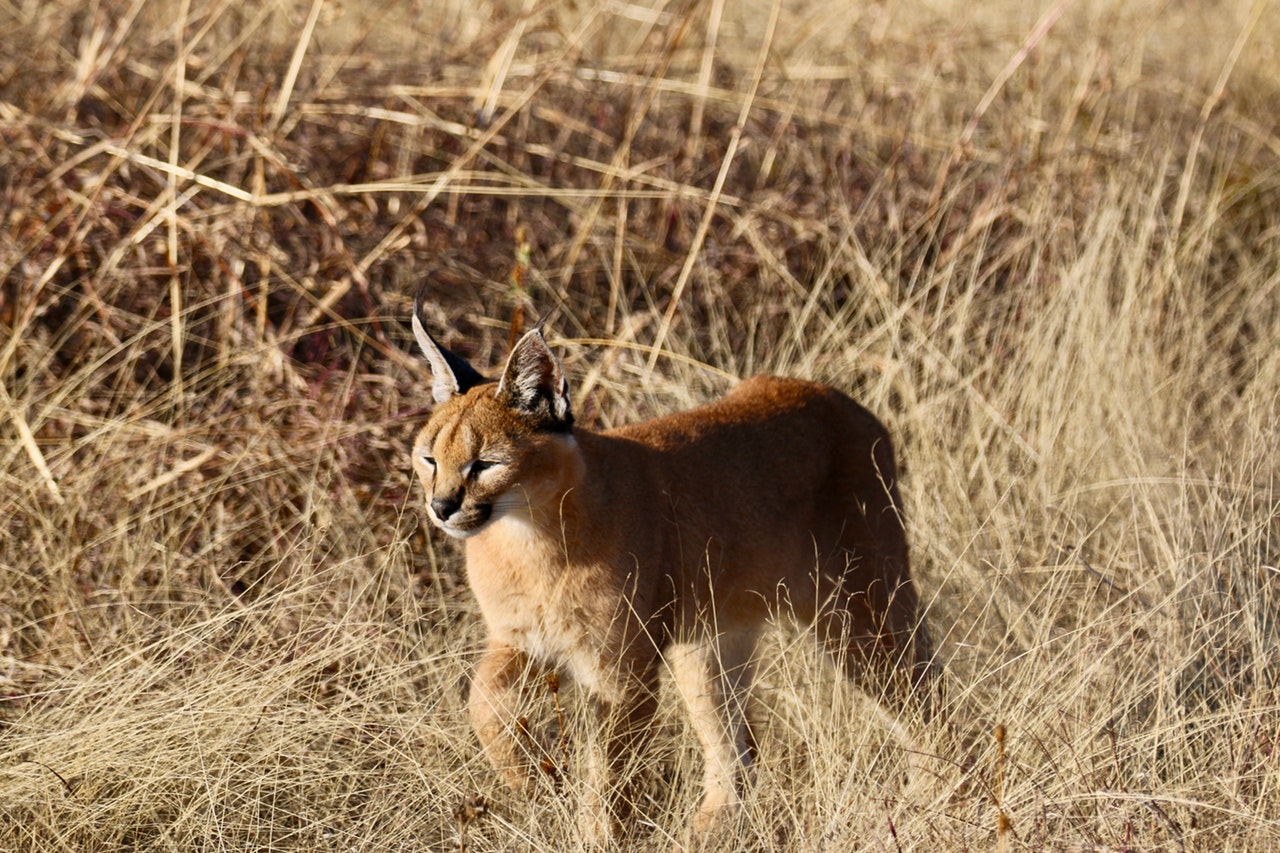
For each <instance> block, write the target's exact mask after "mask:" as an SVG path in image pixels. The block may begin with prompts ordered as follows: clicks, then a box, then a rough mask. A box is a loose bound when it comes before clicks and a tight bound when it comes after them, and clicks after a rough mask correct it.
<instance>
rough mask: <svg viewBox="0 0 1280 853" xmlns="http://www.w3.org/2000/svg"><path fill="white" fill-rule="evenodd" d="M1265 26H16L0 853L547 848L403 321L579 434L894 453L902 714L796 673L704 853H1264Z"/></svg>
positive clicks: (385, 13)
mask: <svg viewBox="0 0 1280 853" xmlns="http://www.w3.org/2000/svg"><path fill="white" fill-rule="evenodd" d="M1274 5H1275V4H1274V3H1269V2H1268V0H1242V2H1231V3H1225V4H1215V5H1208V4H1181V5H1173V6H1170V5H1168V4H1157V3H1153V2H1146V1H1145V0H1130V1H1129V2H1124V3H1119V4H1116V3H1096V2H1091V0H1078V2H1074V3H1072V2H1069V0H1059V2H1045V3H1037V4H1023V3H1011V2H1004V0H997V2H991V3H982V4H976V5H975V4H962V3H958V2H954V0H929V2H925V0H909V2H906V3H894V4H876V3H872V4H849V3H844V2H834V0H778V2H775V3H772V4H731V3H723V2H718V0H707V2H701V3H699V2H686V3H681V4H663V3H646V4H627V3H613V4H609V3H597V4H582V3H571V2H568V0H549V2H545V3H537V4H534V3H524V4H521V3H506V2H499V0H494V1H493V2H490V3H485V4H481V5H480V6H476V5H475V4H471V3H461V2H448V0H440V2H436V3H427V4H418V5H412V4H409V5H405V4H393V3H376V2H372V0H361V2H347V3H344V4H341V5H339V4H334V3H325V2H322V0H315V2H310V3H295V4H250V3H245V2H243V0H179V1H178V2H173V0H165V2H156V3H135V2H124V0H98V2H95V3H91V4H87V5H86V4H83V3H79V2H71V0H47V1H46V2H28V0H18V2H14V3H10V4H8V5H7V6H4V7H2V8H0V32H4V33H5V34H6V36H5V39H4V44H3V45H2V46H0V136H2V137H3V144H0V198H2V199H3V201H2V202H0V388H2V389H3V392H2V393H0V517H2V518H3V519H4V524H3V525H0V849H4V850H14V851H46V850H47V851H60V850H71V849H75V850H93V851H107V850H183V851H191V850H214V849H218V850H227V849H236V850H241V849H244V850H247V849H254V850H352V849H360V850H365V849H370V850H372V849H376V850H414V851H422V850H436V851H445V850H458V849H461V848H462V847H463V846H465V847H466V848H467V849H471V850H491V849H492V850H497V849H502V850H509V849H510V850H564V849H570V850H573V849H578V847H580V846H581V845H580V844H578V843H577V842H576V840H575V833H574V827H575V826H576V815H575V810H576V804H577V803H578V802H579V801H580V800H581V798H582V795H583V792H582V791H581V782H580V780H579V778H578V776H577V775H576V774H575V772H574V761H575V760H576V759H577V751H576V747H577V746H578V745H580V744H582V743H584V742H585V741H586V739H587V738H589V736H590V732H589V729H588V727H585V726H584V725H583V714H582V708H581V707H580V704H581V703H579V702H578V701H576V699H575V695H574V691H573V690H572V688H571V685H568V684H566V685H563V686H560V685H556V686H555V688H554V689H551V688H550V687H548V689H546V690H538V691H535V692H536V693H537V694H538V695H537V699H536V701H535V703H534V707H532V708H531V709H530V714H531V719H532V720H533V721H534V722H535V723H536V722H539V721H540V720H541V721H544V722H549V723H551V724H552V725H553V728H555V729H559V732H560V739H559V740H558V741H557V743H558V746H557V754H556V755H554V756H553V757H552V758H553V759H554V761H555V762H556V763H557V764H559V763H561V762H562V761H564V758H565V754H566V753H567V755H568V761H567V764H568V770H567V772H563V773H560V774H559V776H560V777H561V778H560V780H559V783H558V784H555V783H553V781H551V780H550V779H549V780H548V782H547V784H546V785H545V786H543V787H542V788H541V789H540V790H539V791H537V792H536V793H535V795H534V796H533V797H532V798H529V799H518V798H515V797H512V796H510V795H508V794H506V793H505V792H504V791H502V790H501V789H500V788H499V787H498V786H497V782H496V779H495V777H494V776H493V774H492V773H491V772H490V771H489V769H488V768H487V766H486V765H485V763H484V761H483V759H482V758H481V757H480V756H479V755H478V750H477V748H476V746H475V744H474V741H473V739H472V737H471V735H470V733H469V731H468V730H467V724H466V720H465V710H464V706H465V701H464V697H465V689H466V683H467V679H468V676H469V667H470V666H471V663H472V661H473V660H474V653H475V651H476V650H477V648H478V644H479V643H480V641H481V638H482V628H481V626H480V625H479V624H478V617H477V614H476V613H475V609H474V607H473V605H472V603H471V600H470V597H469V595H468V593H467V592H466V590H465V582H464V580H463V578H462V575H461V572H460V559H459V554H458V553H457V552H456V550H455V549H453V548H452V547H450V546H448V545H446V544H444V543H442V542H440V541H439V540H437V539H436V538H434V536H432V535H429V534H428V533H427V532H426V531H424V529H423V524H422V522H423V519H422V515H421V513H420V511H419V509H418V505H419V496H418V495H417V494H416V485H415V484H413V483H411V481H410V477H409V470H408V465H407V464H406V452H407V446H408V441H409V436H410V435H411V433H412V431H413V429H414V427H415V426H416V425H417V424H418V423H419V422H420V421H421V419H422V418H423V417H424V416H425V414H426V411H427V409H426V407H427V393H426V388H427V382H426V379H425V377H424V375H423V371H422V369H421V367H420V366H419V362H418V359H417V356H416V354H415V353H414V352H413V350H412V346H411V341H412V336H411V335H410V334H409V333H408V331H407V329H406V326H405V322H404V321H405V318H406V317H407V316H408V312H409V307H410V305H411V302H412V294H413V293H414V292H415V291H416V290H417V289H418V288H419V287H425V288H426V292H427V293H428V295H429V297H430V299H431V302H432V306H431V312H432V316H431V318H430V319H432V320H433V321H434V322H435V323H436V326H437V327H438V328H439V329H441V330H442V331H443V332H444V334H445V335H446V338H447V341H446V343H448V344H449V345H454V346H457V348H458V349H460V350H462V351H463V352H465V353H466V354H467V355H468V356H471V357H474V360H475V362H476V363H477V364H478V365H488V364H493V363H495V362H496V361H498V360H499V359H500V358H501V357H502V355H503V353H504V350H505V347H506V345H507V341H508V340H509V323H510V322H511V321H512V320H513V318H515V321H516V322H521V321H520V320H519V319H518V318H520V317H523V318H524V319H523V322H532V321H534V319H535V318H538V317H541V316H544V315H545V316H546V318H547V322H548V329H549V330H550V331H551V332H552V333H553V343H554V345H555V346H557V347H558V348H559V349H560V350H561V351H562V352H563V353H564V355H565V357H566V362H567V366H568V369H569V372H570V375H571V377H572V380H573V381H574V382H575V386H574V391H575V401H576V404H577V406H578V409H579V411H580V417H581V420H582V421H583V422H584V423H586V424H589V425H595V426H608V425H612V424H615V423H620V422H624V421H628V420H634V419H637V418H641V417H647V416H649V415H652V414H656V413H660V412H665V411H670V410H672V409H674V408H678V407H682V406H686V405H690V404H693V403H696V402H699V401H701V400H704V399H707V398H708V397H709V396H712V395H714V394H717V393H719V392H721V391H723V390H724V389H725V388H726V387H727V386H728V384H729V383H730V381H731V380H732V379H733V378H734V377H739V376H745V375H749V374H752V373H758V372H765V371H777V372H783V373H789V374H795V375H802V376H806V377H812V378H816V379H821V380H824V381H829V382H832V383H834V384H836V385H839V386H840V387H842V388H845V389H848V390H850V391H853V392H854V393H856V394H857V396H859V397H860V398H861V399H862V400H864V401H865V402H866V404H867V405H868V406H869V407H870V408H872V409H873V410H875V411H876V412H878V413H880V414H881V415H882V416H883V417H884V418H885V419H886V420H887V421H888V422H889V424H890V426H891V429H892V430H893V432H894V434H895V435H896V436H897V438H898V443H899V449H900V454H901V456H902V458H903V460H904V462H905V469H906V475H907V478H908V479H907V482H906V484H905V486H906V488H905V490H904V498H905V501H906V503H907V508H908V515H909V519H908V520H909V524H910V531H911V541H912V547H913V555H914V561H915V569H916V574H917V577H918V578H919V582H920V584H921V587H922V590H923V592H924V598H925V600H926V601H927V602H928V606H929V617H930V621H931V623H932V625H933V630H934V633H935V635H936V636H938V637H939V638H940V641H941V642H940V645H941V653H942V657H943V660H944V662H945V665H946V674H945V676H944V688H945V689H944V691H943V696H942V699H941V700H940V704H941V708H940V710H941V713H940V714H938V716H937V718H936V719H935V720H934V721H933V722H931V723H929V724H928V725H927V726H925V725H923V724H921V723H920V722H919V721H918V720H914V719H911V718H908V719H905V720H904V721H903V722H904V723H905V724H906V725H907V726H908V727H915V728H916V729H918V730H919V736H918V737H917V738H915V741H918V742H913V743H910V744H905V743H904V742H903V741H902V739H901V738H898V737H896V736H895V735H894V734H893V733H892V732H891V731H890V730H888V729H886V727H885V726H884V725H883V722H882V720H881V718H880V716H878V715H877V714H874V713H868V706H867V701H868V700H867V699H866V698H865V697H862V696H860V695H858V694H857V692H856V691H854V690H853V689H851V688H849V687H848V686H847V685H844V684H842V683H841V682H840V681H839V680H838V679H837V678H836V677H835V674H834V671H833V670H832V668H831V667H830V666H829V665H827V664H826V662H824V661H823V660H822V659H821V657H820V656H819V655H818V654H817V653H816V652H814V651H813V649H812V648H811V645H810V644H808V643H807V642H806V641H805V640H804V638H802V637H796V636H794V634H793V633H788V632H786V631H783V632H780V633H779V634H778V635H777V636H776V637H774V638H773V639H772V642H771V645H770V646H769V649H768V654H767V655H766V659H765V660H764V661H763V663H762V665H761V678H762V684H761V690H760V695H759V696H758V700H759V701H758V706H759V707H758V709H757V717H758V718H759V719H758V725H757V729H758V731H757V737H758V740H759V744H758V745H759V754H760V758H759V764H758V767H757V772H756V777H757V778H756V784H755V786H754V787H753V788H752V789H751V790H750V791H749V792H748V794H747V809H746V812H745V814H744V816H743V819H742V821H741V824H740V832H739V839H738V844H737V848H736V849H741V850H786V851H820V850H822V851H825V850H884V849H888V850H923V849H948V850H949V849H955V850H961V849H971V848H982V849H990V848H992V847H1003V848H1004V849H1029V850H1114V851H1122V850H1171V851H1172V850H1178V851H1182V850H1195V849H1231V850H1270V849H1274V848H1275V847H1276V846H1277V844H1280V821H1278V820H1277V815H1280V745H1278V743H1277V738H1278V737H1280V735H1278V734H1277V733H1278V732H1280V692H1278V686H1277V685H1278V679H1277V675H1276V673H1277V672H1278V671H1280V668H1278V667H1277V663H1278V662H1280V661H1278V659H1277V658H1278V654H1280V651H1278V649H1280V609H1278V605H1280V586H1278V584H1280V489H1278V485H1277V484H1278V482H1280V464H1278V463H1277V460H1280V446H1278V445H1280V439H1278V438H1277V437H1278V436H1280V430H1277V424H1278V423H1280V347H1278V346H1277V342H1278V341H1280V293H1278V291H1280V129H1278V128H1280V125H1277V119H1276V116H1278V115H1280V84H1278V83H1277V80H1280V56H1277V53H1276V51H1277V45H1280V16H1277V15H1276V10H1275V8H1274ZM556 336H558V337H559V339H558V340H554V338H555V337H556ZM665 700H666V712H665V715H664V716H663V718H662V719H663V728H664V731H663V734H662V736H661V737H659V738H658V739H657V741H656V746H655V749H654V753H653V754H652V755H648V756H638V757H637V763H638V766H639V769H641V770H642V771H643V772H644V773H646V774H647V776H648V778H649V780H650V784H649V785H648V787H647V788H646V791H647V794H646V797H645V799H644V801H643V802H641V803H639V804H638V807H639V812H640V814H641V816H642V827H641V831H640V832H639V833H638V834H637V837H636V838H635V839H634V840H633V841H632V842H631V843H630V847H631V848H634V849H637V850H644V849H658V848H665V847H666V846H667V845H668V844H669V843H670V841H671V840H672V839H673V838H674V837H675V836H676V835H677V834H678V833H679V831H680V829H681V828H682V827H683V826H684V825H685V823H686V822H687V819H688V817H689V814H690V813H691V810H692V808H693V805H694V799H695V796H696V779H697V775H698V768H697V766H696V764H697V760H696V750H695V748H694V745H693V743H692V738H691V736H690V735H689V733H688V732H687V730H686V728H685V726H684V723H683V720H682V717H681V715H680V713H679V711H678V709H676V708H675V707H674V702H673V701H672V697H670V696H667V697H665ZM561 703H563V704H561ZM997 726H999V727H1000V728H999V729H997V728H996V727H997ZM996 731H999V732H1002V733H1005V735H1004V736H999V735H997V736H996V737H994V738H993V736H992V733H993V732H996ZM997 750H998V755H997ZM908 766H910V767H911V768H913V778H912V779H910V780H909V781H908V782H907V783H906V784H904V783H903V780H902V776H903V773H904V770H905V769H906V768H908Z"/></svg>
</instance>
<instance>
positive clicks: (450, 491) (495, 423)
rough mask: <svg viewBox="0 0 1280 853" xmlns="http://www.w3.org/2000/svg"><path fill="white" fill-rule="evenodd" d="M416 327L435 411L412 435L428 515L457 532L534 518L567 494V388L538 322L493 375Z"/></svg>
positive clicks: (416, 321)
mask: <svg viewBox="0 0 1280 853" xmlns="http://www.w3.org/2000/svg"><path fill="white" fill-rule="evenodd" d="M420 317H421V305H420V304H419V305H415V306H414V312H413V332H414V335H415V336H416V337H417V339H418V344H419V346H421V347H422V351H423V353H424V354H425V355H426V357H427V361H428V362H429V363H430V365H431V374H432V383H431V390H432V396H433V397H434V398H435V402H436V407H435V411H433V412H432V413H431V418H430V419H429V420H428V421H427V425H426V426H425V427H423V428H422V430H421V431H420V432H419V433H418V437H417V439H416V440H415V441H414V446H413V467H414V470H415V471H416V472H417V474H418V477H419V478H420V479H421V480H422V485H423V488H424V489H425V490H426V493H427V511H428V513H429V514H430V516H431V521H432V522H433V523H434V524H435V525H436V526H437V527H439V528H440V529H441V530H443V531H444V532H445V533H448V534H449V535H450V536H455V537H457V538H459V539H465V538H467V537H469V536H474V535H475V534H477V533H479V532H481V531H482V530H485V529H486V528H488V527H489V526H490V525H492V524H494V523H496V522H498V521H500V520H501V519H503V518H507V517H516V518H523V519H526V520H531V519H533V518H534V517H536V516H537V515H538V514H539V513H540V512H544V511H546V510H548V509H553V507H554V504H555V502H556V501H558V500H559V498H560V497H561V496H562V495H563V493H564V487H565V485H566V484H565V478H566V477H567V476H568V475H569V469H570V468H572V467H573V459H574V458H576V447H575V445H574V439H573V414H572V412H571V410H570V407H569V386H568V383H567V382H566V381H565V378H564V371H563V370H562V369H561V367H560V362H559V361H557V360H556V357H555V356H554V355H553V354H552V353H551V350H550V349H549V348H548V347H547V342H546V341H545V340H544V339H543V337H542V332H541V330H540V329H534V330H533V331H531V332H529V333H527V334H526V335H525V336H524V337H522V338H521V339H520V342H519V343H517V344H516V346H515V349H513V350H512V351H511V355H510V357H509V358H508V359H507V365H506V367H505V368H504V369H503V371H502V378H501V379H499V380H498V381H496V382H495V381H493V380H490V379H486V378H485V377H483V376H481V375H480V374H479V373H478V372H476V370H475V369H474V368H473V367H471V365H469V364H468V363H467V362H466V361H464V360H463V359H461V358H459V357H458V356H456V355H454V354H453V353H451V352H449V351H448V350H447V349H445V348H444V347H442V346H440V344H439V343H438V342H437V341H436V339H435V338H433V337H432V336H431V335H430V333H428V332H427V329H426V327H425V326H424V325H423V323H422V320H421V319H420Z"/></svg>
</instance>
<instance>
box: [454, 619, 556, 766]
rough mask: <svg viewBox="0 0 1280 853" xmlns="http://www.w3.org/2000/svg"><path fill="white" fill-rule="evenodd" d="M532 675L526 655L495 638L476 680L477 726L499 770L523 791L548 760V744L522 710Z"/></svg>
mask: <svg viewBox="0 0 1280 853" xmlns="http://www.w3.org/2000/svg"><path fill="white" fill-rule="evenodd" d="M530 671H531V668H530V662H529V658H528V656H527V655H526V654H525V653H524V652H522V651H520V650H519V649H516V648H514V647H512V646H509V645H506V644H505V643H501V642H498V641H495V640H490V641H489V644H488V646H487V648H486V649H485V653H484V656H483V657H482V658H480V662H479V663H478V664H477V665H476V674H475V679H474V680H473V681H472V682H471V697H470V710H471V727H472V728H473V729H474V730H475V733H476V737H478V738H479V739H480V746H481V747H482V748H483V749H484V752H485V755H487V756H488V758H489V761H490V762H491V763H492V764H493V767H494V769H495V770H497V771H498V773H499V774H501V775H502V779H503V781H505V782H506V783H507V784H508V785H510V786H511V787H512V788H515V789H517V790H518V789H520V788H522V787H524V785H525V784H526V783H527V782H528V781H529V779H530V778H531V777H532V776H533V775H534V774H535V771H536V770H537V768H538V767H539V766H540V765H541V764H542V761H543V759H544V758H546V757H547V747H546V744H545V743H543V740H542V739H541V738H539V737H538V736H537V735H536V734H534V733H532V732H530V731H529V727H528V726H527V724H526V722H525V718H524V717H523V716H522V712H521V708H522V706H523V704H524V700H525V698H526V692H527V687H526V685H527V684H528V676H529V674H530Z"/></svg>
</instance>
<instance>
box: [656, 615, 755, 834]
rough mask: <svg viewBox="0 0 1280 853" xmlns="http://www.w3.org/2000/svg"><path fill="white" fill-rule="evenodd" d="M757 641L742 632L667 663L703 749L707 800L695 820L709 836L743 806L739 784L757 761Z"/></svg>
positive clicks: (686, 650) (672, 653)
mask: <svg viewBox="0 0 1280 853" xmlns="http://www.w3.org/2000/svg"><path fill="white" fill-rule="evenodd" d="M755 651H756V637H755V635H754V634H753V633H747V632H743V633H739V634H732V635H726V636H721V637H719V638H717V639H714V640H712V639H710V638H708V639H706V640H701V641H694V642H688V643H680V644H677V645H675V646H673V647H672V648H671V649H670V650H669V651H668V653H667V660H668V662H669V663H670V665H671V670H672V673H673V675H674V676H675V682H676V686H677V687H678V688H679V690H680V695H681V697H682V698H683V699H684V702H685V704H686V705H687V706H688V708H689V717H690V720H691V722H692V725H693V730H694V733H695V734H696V735H697V737H698V743H699V744H700V745H701V746H702V759H703V790H704V794H703V800H702V805H701V806H700V807H699V809H698V812H697V814H696V815H695V816H694V818H693V824H692V828H693V832H694V833H695V835H699V836H706V835H708V834H710V833H711V832H712V831H714V830H715V829H716V828H717V827H718V826H720V825H721V824H722V823H723V822H724V821H725V820H726V819H728V818H729V817H731V816H732V815H733V814H735V813H736V812H737V811H738V810H739V808H740V807H741V803H742V801H741V796H740V793H739V784H740V782H741V781H742V780H741V777H742V776H743V775H744V773H745V772H746V771H747V770H749V769H750V766H751V762H752V759H753V756H752V751H753V744H752V740H751V731H750V727H749V724H748V721H747V703H748V700H749V693H750V690H751V682H752V679H753V676H754V656H755Z"/></svg>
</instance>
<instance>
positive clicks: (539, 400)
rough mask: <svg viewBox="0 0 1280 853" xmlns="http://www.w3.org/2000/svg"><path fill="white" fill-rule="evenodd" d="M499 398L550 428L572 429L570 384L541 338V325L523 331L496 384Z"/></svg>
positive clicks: (544, 340)
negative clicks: (523, 333)
mask: <svg viewBox="0 0 1280 853" xmlns="http://www.w3.org/2000/svg"><path fill="white" fill-rule="evenodd" d="M498 399H499V400H501V401H503V402H505V403H506V404H507V405H508V406H510V407H511V408H513V409H516V410H517V411H520V412H523V413H525V414H528V415H532V416H533V417H534V418H535V419H537V420H538V421H540V422H542V423H543V425H544V426H547V427H549V428H551V429H558V430H567V429H569V428H570V427H572V426H573V412H572V410H571V409H570V406H569V383H568V381H567V380H565V378H564V370H563V368H561V367H560V362H559V360H557V359H556V357H555V355H553V354H552V352H551V348H550V347H548V346H547V341H546V339H545V338H543V337H542V327H541V326H538V327H536V328H534V329H533V330H531V331H529V332H526V333H525V335H524V337H522V338H521V339H520V341H519V342H518V343H517V344H516V346H515V349H513V350H512V351H511V355H510V356H509V357H508V358H507V366H506V368H505V369H503V371H502V380H501V381H500V382H499V383H498Z"/></svg>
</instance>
